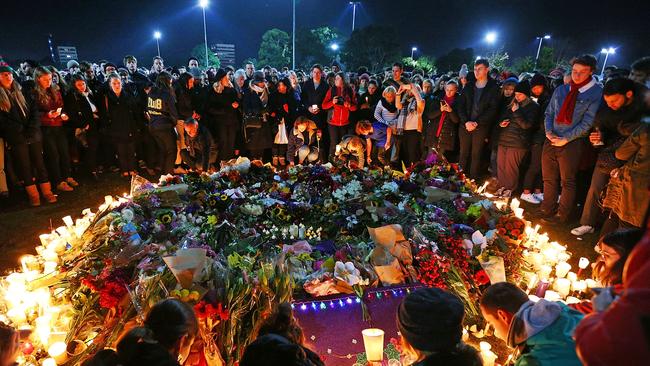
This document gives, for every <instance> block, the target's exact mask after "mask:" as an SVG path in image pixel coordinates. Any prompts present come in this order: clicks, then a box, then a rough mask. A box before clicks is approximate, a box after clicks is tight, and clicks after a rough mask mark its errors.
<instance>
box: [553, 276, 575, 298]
mask: <svg viewBox="0 0 650 366" xmlns="http://www.w3.org/2000/svg"><path fill="white" fill-rule="evenodd" d="M555 290H556V291H557V292H558V294H560V297H562V298H565V297H567V296H569V292H571V281H569V280H568V279H566V278H558V279H557V280H555Z"/></svg>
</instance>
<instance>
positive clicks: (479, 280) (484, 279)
mask: <svg viewBox="0 0 650 366" xmlns="http://www.w3.org/2000/svg"><path fill="white" fill-rule="evenodd" d="M474 282H476V284H477V285H479V286H483V285H487V284H488V283H490V277H489V276H488V275H487V273H485V270H483V269H480V270H479V271H478V272H476V274H474Z"/></svg>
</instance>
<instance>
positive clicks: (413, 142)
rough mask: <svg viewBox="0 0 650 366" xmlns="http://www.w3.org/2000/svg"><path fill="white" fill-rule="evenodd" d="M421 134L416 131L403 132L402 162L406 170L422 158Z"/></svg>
mask: <svg viewBox="0 0 650 366" xmlns="http://www.w3.org/2000/svg"><path fill="white" fill-rule="evenodd" d="M421 144H422V133H420V132H418V131H417V130H408V131H404V135H402V154H401V155H402V160H403V161H404V166H406V167H407V168H408V167H409V166H411V164H415V163H417V162H418V160H419V159H420V157H421V156H422V148H421V147H420V146H421Z"/></svg>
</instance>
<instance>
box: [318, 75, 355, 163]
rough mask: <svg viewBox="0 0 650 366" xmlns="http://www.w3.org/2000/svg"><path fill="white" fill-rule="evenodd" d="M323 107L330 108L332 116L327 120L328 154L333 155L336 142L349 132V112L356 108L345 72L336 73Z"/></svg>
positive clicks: (353, 94) (353, 95)
mask: <svg viewBox="0 0 650 366" xmlns="http://www.w3.org/2000/svg"><path fill="white" fill-rule="evenodd" d="M323 109H325V110H327V109H332V112H331V115H332V117H331V118H330V119H329V120H328V121H327V123H328V126H327V128H328V132H329V134H328V135H329V141H330V146H329V156H330V158H331V157H333V156H334V152H335V148H336V144H338V143H339V142H341V139H342V138H343V136H345V135H347V134H348V133H350V112H353V111H356V110H357V97H356V94H355V93H354V90H352V88H351V87H350V85H349V84H348V82H347V81H346V79H345V74H344V73H342V72H339V73H338V74H336V78H335V81H334V86H333V87H332V88H330V89H329V90H328V91H327V94H326V95H325V100H323Z"/></svg>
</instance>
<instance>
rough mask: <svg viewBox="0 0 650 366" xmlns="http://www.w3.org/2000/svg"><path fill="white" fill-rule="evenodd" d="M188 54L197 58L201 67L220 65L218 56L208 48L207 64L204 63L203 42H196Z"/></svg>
mask: <svg viewBox="0 0 650 366" xmlns="http://www.w3.org/2000/svg"><path fill="white" fill-rule="evenodd" d="M190 55H191V56H192V57H195V58H196V59H197V60H199V67H201V68H203V69H207V68H209V67H216V68H218V67H219V66H221V60H219V57H217V55H215V54H214V52H212V51H210V50H208V65H207V66H206V64H205V44H204V43H201V44H197V45H196V46H194V48H192V52H190Z"/></svg>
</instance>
